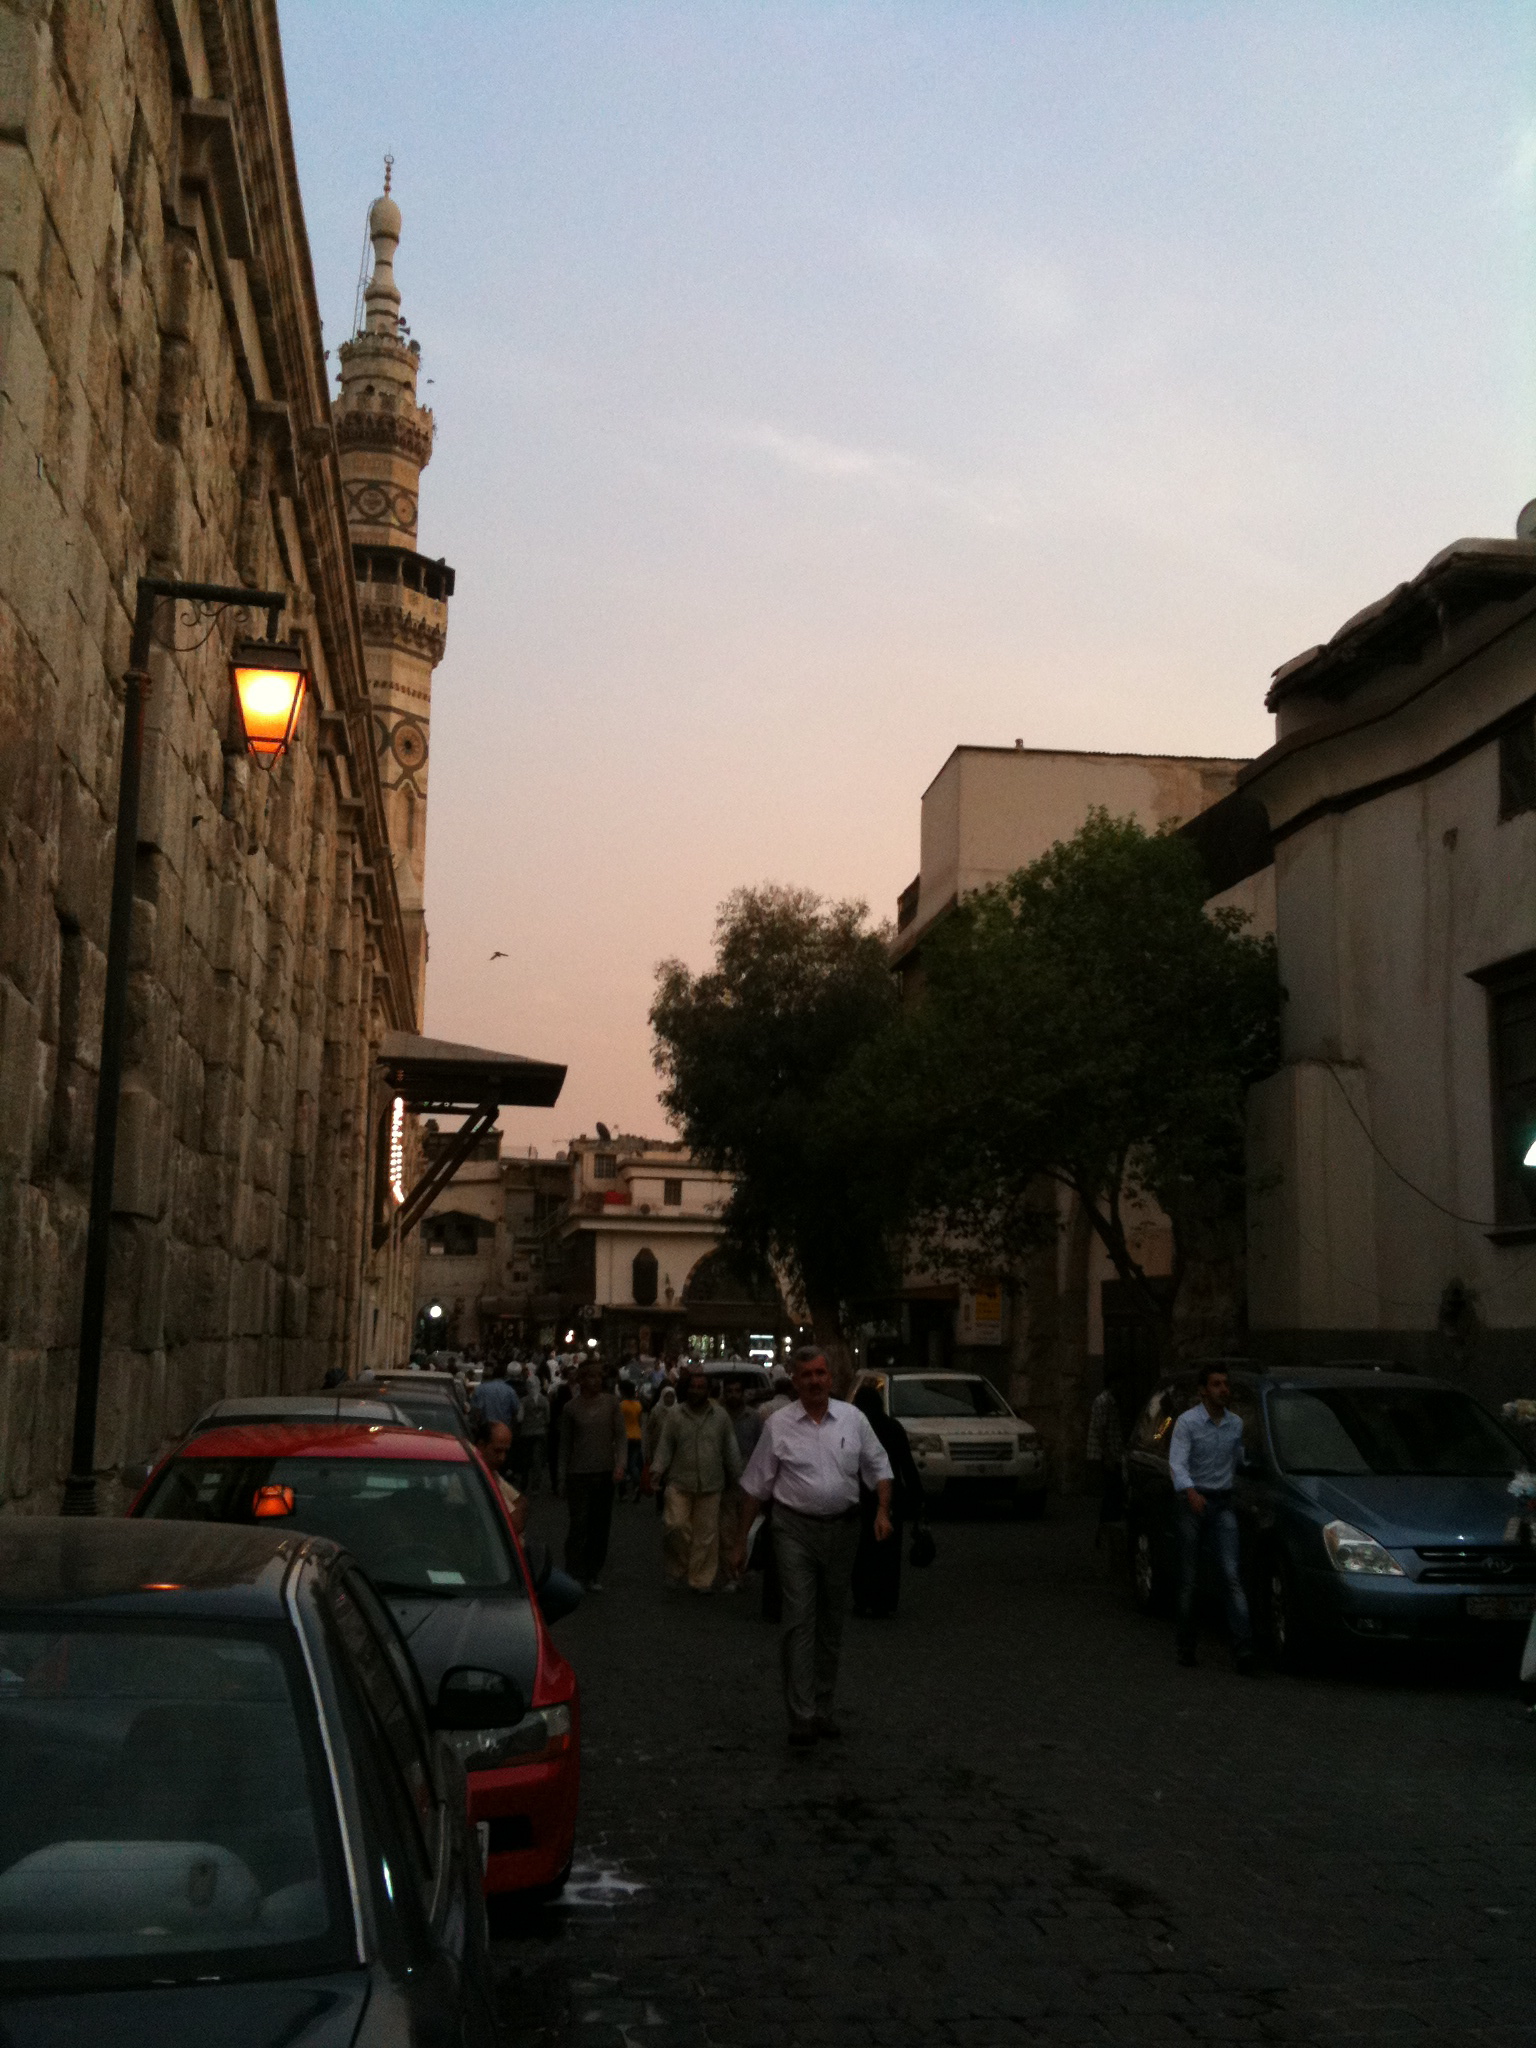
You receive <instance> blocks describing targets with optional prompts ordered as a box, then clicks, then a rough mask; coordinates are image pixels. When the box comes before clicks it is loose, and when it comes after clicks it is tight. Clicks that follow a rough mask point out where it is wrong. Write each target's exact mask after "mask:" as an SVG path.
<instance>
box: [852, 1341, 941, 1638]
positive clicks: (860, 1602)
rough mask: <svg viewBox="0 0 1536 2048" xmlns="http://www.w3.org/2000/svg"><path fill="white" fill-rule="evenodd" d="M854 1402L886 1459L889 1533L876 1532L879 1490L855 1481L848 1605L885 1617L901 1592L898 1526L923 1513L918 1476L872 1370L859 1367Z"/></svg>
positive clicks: (892, 1610)
mask: <svg viewBox="0 0 1536 2048" xmlns="http://www.w3.org/2000/svg"><path fill="white" fill-rule="evenodd" d="M853 1405H854V1407H855V1408H857V1409H858V1411H859V1413H860V1414H861V1415H862V1416H863V1417H864V1419H865V1421H866V1422H868V1424H869V1426H870V1428H871V1429H872V1430H873V1431H874V1432H875V1435H876V1436H877V1437H878V1438H879V1439H880V1448H881V1450H883V1451H884V1452H885V1455H886V1457H887V1458H889V1460H890V1462H891V1475H892V1480H893V1484H892V1486H891V1508H890V1522H891V1530H892V1534H891V1535H890V1536H888V1537H887V1538H886V1539H885V1540H884V1541H883V1542H882V1541H881V1540H880V1538H879V1537H877V1536H876V1534H875V1517H876V1511H877V1508H878V1505H879V1500H878V1496H877V1495H876V1494H875V1492H874V1491H873V1490H872V1489H871V1488H870V1487H868V1486H866V1485H863V1484H861V1485H860V1487H859V1547H858V1551H857V1553H856V1554H855V1557H854V1560H853V1587H852V1591H853V1611H854V1613H855V1614H861V1615H865V1616H867V1617H868V1618H869V1619H870V1620H871V1621H890V1620H891V1619H893V1618H894V1616H895V1613H896V1605H897V1602H898V1601H899V1600H900V1598H901V1531H902V1524H903V1523H904V1522H907V1521H912V1522H917V1521H920V1520H921V1519H922V1513H923V1482H922V1477H921V1475H920V1474H919V1472H918V1469H917V1465H916V1463H915V1461H914V1459H913V1456H912V1446H911V1445H910V1444H909V1443H908V1442H907V1432H906V1431H905V1430H904V1429H903V1428H902V1426H901V1424H900V1423H899V1422H898V1421H896V1419H895V1417H894V1416H891V1415H887V1414H886V1412H885V1403H884V1401H883V1400H882V1399H881V1398H880V1386H879V1382H878V1381H877V1379H876V1378H875V1376H874V1375H873V1374H872V1373H861V1374H860V1375H859V1378H858V1379H857V1380H856V1381H855V1382H854V1389H853Z"/></svg>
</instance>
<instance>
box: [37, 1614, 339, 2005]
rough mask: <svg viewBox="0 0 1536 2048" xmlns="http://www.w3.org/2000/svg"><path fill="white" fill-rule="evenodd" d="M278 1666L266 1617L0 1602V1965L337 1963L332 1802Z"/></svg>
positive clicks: (116, 1969) (136, 1977) (77, 1972)
mask: <svg viewBox="0 0 1536 2048" xmlns="http://www.w3.org/2000/svg"><path fill="white" fill-rule="evenodd" d="M295 1677H296V1673H295V1670H294V1668H292V1667H291V1666H290V1664H289V1662H288V1658H287V1655H286V1653H285V1651H284V1649H283V1647H282V1645H281V1639H280V1638H279V1637H278V1636H277V1635H276V1633H275V1632H274V1633H273V1634H271V1635H267V1636H256V1635H254V1634H251V1633H237V1632H233V1631H231V1630H228V1629H218V1630H215V1629H212V1628H209V1629H204V1630H197V1629H170V1628H165V1627H161V1626H146V1627H135V1626H130V1625H119V1626H103V1627H82V1626H80V1625H78V1624H77V1623H74V1622H70V1623H62V1624H59V1625H56V1626H51V1625H48V1624H47V1623H45V1622H43V1621H40V1620H39V1619H38V1618H37V1617H36V1616H34V1615H27V1616H16V1615H14V1614H13V1615H12V1616H10V1617H5V1616H3V1615H0V1981H5V1982H8V1983H9V1984H11V1985H13V1986H21V1987H28V1986H30V1987H42V1986H46V1985H50V1984H52V1985H68V1986H70V1987H74V1986H76V1985H78V1984H81V1983H86V1984H98V1985H99V1984H102V1983H144V1982H151V1981H152V1982H167V1981H172V1982H175V1981H185V1980H186V1979H189V1978H194V1977H195V1978H197V1979H199V1980H204V1979H207V1978H210V1977H212V1978H218V1977H242V1976H251V1975H264V1974H268V1973H271V1972H276V1971H283V1972H298V1971H309V1970H319V1969H336V1968H339V1967H343V1966H345V1964H346V1963H347V1962H348V1961H349V1960H350V1959H351V1957H352V1954H353V1946H352V1933H351V1922H350V1911H349V1907H348V1903H347V1898H346V1891H345V1886H344V1885H343V1884H339V1883H338V1882H337V1879H336V1853H335V1839H334V1828H335V1815H334V1807H333V1806H332V1803H331V1795H330V1791H329V1784H328V1780H327V1778H326V1776H325V1772H324V1766H323V1762H322V1761H321V1760H320V1758H319V1756H318V1753H317V1748H316V1743H315V1741H314V1730H313V1727H312V1724H311V1721H310V1715H309V1710H308V1708H307V1707H306V1708H305V1709H304V1720H303V1723H302V1724H301V1718H300V1713H299V1712H298V1711H296V1709H295V1699H296V1698H297V1699H299V1700H304V1699H306V1697H307V1693H306V1688H305V1686H304V1682H303V1679H302V1676H299V1677H298V1680H297V1684H295ZM306 1728H307V1730H308V1733H307V1734H306V1733H305V1732H303V1731H304V1729H306Z"/></svg>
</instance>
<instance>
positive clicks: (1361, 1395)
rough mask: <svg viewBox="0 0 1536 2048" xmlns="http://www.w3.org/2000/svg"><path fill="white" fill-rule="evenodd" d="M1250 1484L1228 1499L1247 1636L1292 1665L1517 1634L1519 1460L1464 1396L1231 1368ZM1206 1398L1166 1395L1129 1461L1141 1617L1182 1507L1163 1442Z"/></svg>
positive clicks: (1522, 1615)
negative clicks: (1335, 1651)
mask: <svg viewBox="0 0 1536 2048" xmlns="http://www.w3.org/2000/svg"><path fill="white" fill-rule="evenodd" d="M1229 1372H1230V1377H1231V1382H1232V1408H1233V1412H1234V1413H1235V1414H1237V1415H1239V1416H1240V1417H1241V1418H1242V1423H1243V1443H1244V1449H1245V1451H1246V1453H1247V1456H1248V1459H1249V1463H1250V1468H1251V1469H1250V1471H1249V1472H1248V1473H1247V1474H1246V1475H1243V1476H1240V1477H1239V1479H1238V1481H1237V1484H1236V1486H1235V1488H1234V1491H1233V1504H1234V1506H1235V1507H1236V1509H1237V1513H1238V1518H1239V1522H1240V1525H1241V1529H1242V1540H1243V1559H1244V1575H1245V1578H1246V1580H1247V1582H1248V1584H1249V1587H1250V1591H1251V1597H1252V1599H1253V1604H1254V1607H1255V1610H1256V1612H1255V1625H1256V1628H1257V1629H1258V1631H1259V1633H1260V1637H1261V1640H1264V1641H1266V1642H1267V1645H1268V1648H1269V1651H1270V1654H1271V1655H1272V1657H1273V1658H1274V1659H1275V1661H1276V1662H1277V1663H1279V1664H1282V1665H1293V1664H1296V1663H1299V1662H1305V1661H1306V1660H1307V1659H1308V1657H1309V1656H1310V1655H1311V1654H1312V1653H1314V1652H1315V1651H1317V1650H1318V1649H1321V1648H1324V1647H1326V1646H1328V1645H1330V1644H1334V1645H1337V1644H1341V1643H1345V1642H1359V1643H1365V1644H1370V1643H1392V1642H1395V1643H1426V1642H1433V1641H1447V1640H1450V1641H1459V1642H1463V1643H1466V1642H1469V1641H1477V1640H1479V1639H1481V1640H1484V1641H1487V1640H1489V1639H1490V1638H1491V1637H1492V1635H1493V1634H1494V1632H1495V1631H1498V1630H1500V1629H1502V1630H1504V1631H1505V1632H1506V1633H1511V1634H1512V1633H1513V1632H1515V1631H1516V1630H1518V1629H1521V1628H1524V1627H1525V1626H1526V1625H1527V1624H1528V1623H1529V1621H1530V1618H1531V1615H1532V1612H1533V1610H1536V1548H1533V1547H1532V1545H1531V1543H1530V1542H1529V1540H1528V1538H1525V1539H1522V1537H1521V1536H1520V1533H1519V1532H1520V1529H1521V1526H1522V1525H1521V1523H1520V1521H1519V1519H1518V1517H1517V1516H1516V1514H1515V1506H1516V1503H1515V1502H1514V1501H1513V1500H1512V1499H1511V1497H1510V1493H1509V1482H1510V1480H1511V1478H1512V1477H1513V1476H1514V1474H1515V1473H1516V1472H1518V1471H1521V1470H1524V1469H1525V1468H1526V1465H1527V1462H1528V1461H1527V1459H1526V1457H1525V1454H1524V1452H1523V1451H1522V1449H1521V1447H1520V1445H1519V1444H1518V1443H1517V1442H1516V1441H1515V1439H1514V1438H1513V1437H1512V1436H1511V1435H1510V1434H1509V1432H1508V1431H1507V1430H1506V1429H1505V1428H1504V1426H1503V1425H1502V1424H1501V1423H1499V1422H1498V1421H1496V1420H1495V1418H1494V1417H1493V1416H1492V1415H1490V1414H1489V1413H1488V1412H1487V1410H1486V1409H1484V1408H1482V1407H1480V1406H1479V1405H1478V1403H1477V1402H1476V1401H1474V1400H1473V1399H1472V1397H1471V1396H1470V1395H1469V1394H1467V1393H1466V1392H1464V1391H1463V1390H1462V1389H1461V1388H1459V1387H1454V1386H1451V1385H1448V1384H1447V1383H1445V1382H1444V1381H1440V1380H1433V1379H1428V1378H1421V1377H1419V1376H1418V1375H1417V1374H1409V1373H1402V1372H1395V1371H1391V1370H1383V1369H1381V1368H1379V1367H1371V1366H1364V1367H1361V1366H1327V1367H1306V1368H1303V1367H1296V1368H1284V1369H1276V1370H1274V1371H1264V1370H1262V1369H1261V1368H1259V1367H1258V1366H1256V1365H1254V1364H1252V1363H1251V1362H1248V1361H1244V1360H1234V1361H1232V1362H1231V1363H1230V1366H1229ZM1198 1399H1199V1390H1198V1388H1197V1387H1196V1385H1195V1380H1194V1376H1193V1374H1192V1373H1189V1374H1182V1375H1180V1376H1179V1377H1178V1378H1175V1379H1172V1380H1169V1381H1168V1382H1166V1383H1165V1384H1164V1385H1163V1386H1160V1387H1159V1388H1158V1389H1157V1391H1156V1392H1155V1393H1154V1394H1153V1395H1152V1398H1151V1399H1150V1400H1149V1401H1148V1403H1147V1405H1146V1407H1145V1408H1144V1409H1143V1410H1142V1413H1141V1416H1140V1418H1139V1419H1138V1421H1137V1423H1136V1426H1135V1429H1134V1430H1133V1431H1132V1433H1131V1439H1130V1443H1129V1446H1128V1448H1127V1451H1126V1456H1125V1474H1126V1524H1127V1539H1128V1544H1129V1551H1130V1561H1131V1575H1132V1591H1133V1595H1134V1598H1135V1600H1136V1604H1137V1605H1138V1606H1139V1607H1141V1608H1143V1609H1155V1608H1162V1607H1166V1606H1167V1605H1169V1604H1171V1601H1172V1599H1173V1595H1174V1590H1175V1587H1176V1585H1177V1573H1178V1563H1177V1552H1176V1522H1175V1508H1176V1504H1177V1502H1176V1496H1175V1494H1174V1491H1173V1484H1172V1481H1171V1479H1170V1477H1169V1471H1168V1444H1169V1438H1170V1437H1171V1435H1172V1433H1173V1425H1174V1422H1175V1420H1176V1419H1177V1417H1178V1416H1179V1415H1180V1414H1182V1412H1183V1411H1184V1409H1186V1408H1188V1407H1190V1406H1192V1405H1193V1403H1194V1402H1195V1401H1197V1400H1198Z"/></svg>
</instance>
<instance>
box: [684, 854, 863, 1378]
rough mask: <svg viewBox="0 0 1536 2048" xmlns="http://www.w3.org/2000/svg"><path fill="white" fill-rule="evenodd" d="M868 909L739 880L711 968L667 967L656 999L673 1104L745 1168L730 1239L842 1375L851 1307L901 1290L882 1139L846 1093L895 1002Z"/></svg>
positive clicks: (705, 1151)
mask: <svg viewBox="0 0 1536 2048" xmlns="http://www.w3.org/2000/svg"><path fill="white" fill-rule="evenodd" d="M867 917H868V911H867V909H866V907H865V905H864V904H862V903H829V902H824V901H823V900H822V899H821V898H820V897H819V896H816V895H814V894H813V893H812V892H811V891H810V890H806V889H788V888H778V887H771V886H770V887H765V888H760V889H739V890H737V891H736V892H735V894H733V895H732V896H729V897H728V898H727V899H726V901H725V902H724V903H723V904H722V905H721V907H720V913H719V917H718V919H717V921H716V926H715V964H714V967H713V969H712V970H711V971H710V972H709V973H706V974H699V975H694V974H692V973H690V972H689V970H688V968H687V967H685V966H684V965H683V963H682V962H681V961H680V960H668V961H664V962H663V963H662V965H661V966H660V967H659V968H658V969H657V985H656V997H655V1001H654V1002H653V1003H652V1005H651V1027H652V1029H653V1031H654V1032H655V1044H654V1048H653V1052H654V1058H655V1062H656V1068H657V1071H658V1072H659V1073H660V1074H661V1076H662V1078H663V1081H664V1083H665V1086H664V1088H663V1091H662V1098H661V1099H662V1102H663V1105H664V1106H665V1108H666V1110H667V1112H668V1114H669V1115H670V1116H671V1117H672V1119H673V1120H674V1122H675V1123H676V1124H677V1125H678V1127H679V1128H680V1129H681V1131H682V1134H683V1136H684V1137H685V1138H686V1140H687V1142H688V1144H689V1145H690V1146H691V1147H692V1149H693V1151H694V1152H695V1153H696V1154H697V1155H698V1157H699V1158H701V1159H702V1160H704V1161H705V1163H706V1164H707V1165H709V1166H711V1167H713V1168H714V1169H715V1170H716V1171H717V1172H723V1173H729V1174H731V1175H733V1176H734V1178H735V1191H734V1193H733V1194H732V1196H731V1199H730V1202H729V1204H728V1206H727V1208H726V1211H725V1218H724V1220H725V1225H726V1234H727V1241H728V1244H729V1247H730V1249H731V1250H732V1252H733V1253H735V1254H736V1255H737V1256H739V1257H742V1258H744V1259H745V1260H747V1261H749V1262H752V1263H754V1264H756V1265H757V1266H758V1267H759V1269H760V1268H761V1267H762V1266H763V1265H765V1264H770V1265H773V1266H776V1267H777V1268H778V1269H779V1270H780V1271H781V1272H785V1273H786V1274H787V1275H788V1277H789V1279H790V1280H791V1281H792V1283H793V1284H794V1285H795V1286H796V1287H797V1288H798V1289H799V1291H800V1293H801V1295H802V1296H803V1298H804V1301H805V1304H806V1307H807V1309H808V1310H809V1312H810V1316H811V1322H812V1327H813V1328H814V1330H815V1333H816V1340H817V1342H818V1343H819V1344H822V1345H823V1346H825V1347H826V1348H827V1351H828V1361H829V1363H830V1364H832V1366H833V1368H834V1371H837V1372H839V1374H840V1375H841V1374H845V1373H846V1370H847V1367H848V1363H849V1353H848V1346H847V1341H846V1336H845V1332H844V1324H843V1308H844V1304H845V1303H847V1302H849V1301H850V1300H853V1299H857V1298H859V1297H860V1296H864V1295H868V1294H873V1293H877V1292H879V1291H881V1290H882V1289H883V1288H884V1287H885V1286H887V1285H888V1283H889V1279H890V1276H891V1263H890V1259H889V1255H888V1246H889V1233H890V1229H891V1226H892V1223H893V1221H894V1220H895V1217H894V1212H893V1206H892V1186H891V1182H890V1180H889V1178H888V1176H887V1175H886V1174H885V1172H884V1171H883V1170H882V1169H883V1160H882V1156H881V1153H880V1148H879V1134H878V1132H877V1131H875V1130H874V1129H872V1127H871V1126H870V1124H869V1123H868V1121H867V1120H866V1118H865V1117H864V1115H863V1113H862V1101H863V1098H861V1097H859V1096H857V1095H856V1094H851V1093H850V1092H849V1089H848V1081H849V1077H850V1075H851V1073H852V1072H853V1070H854V1068H855V1066H856V1063H857V1061H858V1059H859V1056H860V1055H861V1054H862V1053H863V1052H864V1051H865V1050H866V1049H867V1048H868V1047H869V1046H870V1045H871V1044H873V1043H874V1042H875V1041H876V1040H878V1039H879V1038H880V1036H881V1035H882V1034H883V1033H884V1032H885V1031H886V1030H887V1029H888V1028H889V1026H890V1025H891V1023H892V1020H893V1018H894V1016H895V1011H896V994H895V988H894V984H893V982H892V980H891V973H890V966H889V963H888V960H887V957H886V943H887V942H886V937H885V935H884V934H882V933H881V932H879V931H874V930H870V929H869V928H868V925H867V922H866V920H867Z"/></svg>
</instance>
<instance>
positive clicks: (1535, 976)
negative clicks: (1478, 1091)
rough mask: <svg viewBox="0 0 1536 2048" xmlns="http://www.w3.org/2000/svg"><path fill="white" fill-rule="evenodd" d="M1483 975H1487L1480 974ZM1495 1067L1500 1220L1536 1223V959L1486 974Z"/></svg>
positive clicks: (1495, 1133) (1495, 1144)
mask: <svg viewBox="0 0 1536 2048" xmlns="http://www.w3.org/2000/svg"><path fill="white" fill-rule="evenodd" d="M1479 978H1480V979H1483V978H1484V977H1479ZM1486 979H1487V981H1488V983H1489V988H1488V1011H1489V1024H1490V1033H1489V1035H1490V1038H1491V1041H1492V1067H1493V1141H1494V1173H1495V1179H1496V1182H1497V1196H1498V1216H1499V1221H1500V1222H1501V1223H1531V1222H1536V1171H1533V1170H1532V1169H1531V1168H1529V1167H1527V1166H1526V1164H1525V1160H1526V1155H1527V1154H1528V1153H1529V1152H1530V1151H1531V1150H1532V1148H1533V1146H1536V963H1532V962H1529V961H1527V962H1522V964H1521V967H1520V968H1519V969H1518V970H1510V971H1508V973H1507V975H1506V977H1505V978H1502V979H1499V978H1496V977H1495V976H1493V975H1489V976H1488V977H1486Z"/></svg>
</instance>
